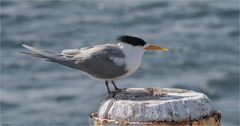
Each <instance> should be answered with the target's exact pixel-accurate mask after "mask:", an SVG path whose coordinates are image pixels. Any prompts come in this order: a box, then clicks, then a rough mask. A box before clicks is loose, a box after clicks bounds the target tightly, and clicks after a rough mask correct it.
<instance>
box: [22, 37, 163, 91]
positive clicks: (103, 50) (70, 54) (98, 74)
mask: <svg viewBox="0 0 240 126" xmlns="http://www.w3.org/2000/svg"><path fill="white" fill-rule="evenodd" d="M116 41H117V43H115V44H103V45H95V46H90V47H83V48H80V49H65V50H63V51H62V52H61V53H53V52H50V51H45V50H40V49H37V48H35V47H32V46H29V45H24V44H23V45H22V46H23V47H25V48H27V49H28V50H29V51H21V53H24V54H28V55H31V56H33V57H37V58H43V59H45V60H47V61H51V62H55V63H58V64H61V65H65V66H68V67H71V68H74V69H78V70H80V71H83V72H84V73H86V74H88V75H90V76H92V77H93V78H95V79H97V80H100V81H102V82H105V85H106V87H107V91H108V93H111V91H110V89H109V86H108V84H109V82H111V83H112V84H113V86H114V88H115V90H116V91H119V90H121V89H119V88H118V87H117V86H116V84H115V83H114V81H115V80H118V79H122V78H126V77H128V76H130V75H131V74H133V73H134V72H135V71H136V70H137V69H138V68H139V66H140V64H141V60H142V56H143V54H144V52H145V50H156V51H157V50H159V51H167V50H168V49H167V48H164V47H161V46H159V45H153V44H148V43H147V42H145V41H144V40H143V39H141V38H138V37H133V36H128V35H122V36H119V37H118V38H117V40H116Z"/></svg>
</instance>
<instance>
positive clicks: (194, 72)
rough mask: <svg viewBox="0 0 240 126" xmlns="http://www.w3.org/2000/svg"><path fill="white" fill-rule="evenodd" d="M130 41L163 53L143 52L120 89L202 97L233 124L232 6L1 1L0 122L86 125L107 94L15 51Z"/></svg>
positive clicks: (235, 37) (235, 60) (232, 1)
mask: <svg viewBox="0 0 240 126" xmlns="http://www.w3.org/2000/svg"><path fill="white" fill-rule="evenodd" d="M123 34H127V35H133V36H138V37H141V38H143V39H145V40H146V41H149V42H150V43H155V44H160V45H162V46H164V47H167V48H169V51H168V52H146V53H145V55H144V57H143V61H142V65H141V67H140V68H139V70H138V71H137V72H136V73H135V74H134V75H132V76H131V77H129V78H127V79H123V80H119V81H117V85H118V86H119V87H121V88H123V87H125V88H129V87H178V88H187V89H192V90H194V91H200V92H203V93H205V94H206V95H207V96H208V97H209V98H210V99H211V100H212V103H213V106H214V107H215V108H216V109H218V110H221V112H222V123H223V125H239V2H238V0H228V1H227V0H226V1H225V0H221V1H217V0H216V1H215V0H206V1H193V0H192V1H191V0H188V1H177V0H172V1H156V0H154V1H153V0H151V1H148V2H146V1H141V0H131V1H128V0H123V1H110V0H107V1H95V0H94V1H87V0H81V1H77V0H70V1H63V0H62V1H47V0H38V1H30V0H1V99H0V103H1V120H0V122H1V123H2V124H8V125H33V126H36V125H41V126H43V125H44V126H45V125H46V126H47V125H87V124H88V118H89V114H90V113H91V112H95V111H97V108H98V106H99V103H100V101H101V98H102V97H103V96H104V95H105V94H106V92H107V90H106V88H105V86H104V85H103V84H101V83H100V82H98V81H96V80H93V79H92V78H89V77H88V76H86V75H84V74H82V73H81V72H79V71H77V70H73V69H71V68H67V67H64V66H61V65H57V64H54V63H50V62H46V61H43V60H39V59H35V58H31V57H28V56H24V55H22V54H19V53H18V51H22V50H24V49H23V48H22V47H21V46H20V45H21V44H22V43H25V44H30V45H33V46H36V47H40V48H42V49H46V50H51V51H55V52H60V51H61V50H62V49H65V48H80V47H84V46H91V45H95V44H103V43H107V42H112V41H114V40H115V38H116V37H117V36H119V35H123Z"/></svg>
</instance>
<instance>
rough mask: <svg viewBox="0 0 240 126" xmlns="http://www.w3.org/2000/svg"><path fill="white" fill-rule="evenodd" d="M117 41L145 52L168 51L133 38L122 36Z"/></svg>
mask: <svg viewBox="0 0 240 126" xmlns="http://www.w3.org/2000/svg"><path fill="white" fill-rule="evenodd" d="M117 40H118V41H120V42H123V43H126V44H129V45H131V46H134V47H141V48H142V49H143V50H154V51H168V49H167V48H164V47H161V46H159V45H154V44H148V43H147V42H145V41H144V40H143V39H141V38H137V37H133V36H128V35H122V36H119V37H118V38H117Z"/></svg>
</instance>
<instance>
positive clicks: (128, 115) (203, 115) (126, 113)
mask: <svg viewBox="0 0 240 126" xmlns="http://www.w3.org/2000/svg"><path fill="white" fill-rule="evenodd" d="M91 120H92V124H94V125H105V124H106V125H109V124H115V125H116V124H120V125H123V124H148V125H164V126H175V125H181V126H183V125H184V126H188V125H194V126H199V125H214V126H219V125H220V120H221V113H220V112H218V111H214V110H213V109H212V106H211V101H210V100H209V98H208V97H207V96H206V95H204V94H202V93H199V92H194V91H191V90H185V89H176V88H129V89H126V90H124V91H122V92H119V93H116V94H115V95H114V97H113V95H112V94H110V95H108V96H105V97H104V98H103V101H102V103H101V105H100V107H99V110H98V112H95V113H92V115H91Z"/></svg>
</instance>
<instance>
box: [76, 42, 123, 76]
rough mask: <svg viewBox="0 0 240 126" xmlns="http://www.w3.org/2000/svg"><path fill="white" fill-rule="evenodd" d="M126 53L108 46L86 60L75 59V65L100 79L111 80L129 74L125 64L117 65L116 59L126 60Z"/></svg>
mask: <svg viewBox="0 0 240 126" xmlns="http://www.w3.org/2000/svg"><path fill="white" fill-rule="evenodd" d="M124 57H125V55H124V53H123V52H122V51H121V50H120V49H119V48H118V47H115V46H106V47H105V48H104V49H102V50H98V51H96V52H94V53H93V54H91V56H90V57H88V58H84V59H75V60H76V61H75V64H76V65H77V66H79V68H80V69H81V70H82V71H84V72H86V73H88V74H90V75H92V76H94V77H97V78H100V79H111V78H116V77H119V76H122V75H124V74H125V73H127V71H126V70H125V64H116V63H115V62H114V61H113V59H114V58H124Z"/></svg>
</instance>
